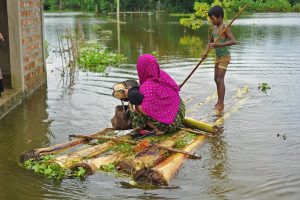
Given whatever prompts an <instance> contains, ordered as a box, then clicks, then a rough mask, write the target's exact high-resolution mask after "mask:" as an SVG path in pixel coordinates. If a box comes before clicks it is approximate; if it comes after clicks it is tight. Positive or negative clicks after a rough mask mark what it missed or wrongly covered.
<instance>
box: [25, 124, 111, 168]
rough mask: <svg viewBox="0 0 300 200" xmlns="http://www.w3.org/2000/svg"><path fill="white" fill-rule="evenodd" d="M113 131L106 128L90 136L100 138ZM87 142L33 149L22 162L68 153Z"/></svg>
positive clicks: (77, 140)
mask: <svg viewBox="0 0 300 200" xmlns="http://www.w3.org/2000/svg"><path fill="white" fill-rule="evenodd" d="M112 130H113V129H111V128H106V129H104V130H102V131H100V132H98V133H95V134H92V135H90V136H91V137H95V136H99V135H105V134H106V133H107V132H109V131H112ZM86 141H87V139H85V138H80V139H76V140H73V141H68V142H64V143H61V144H56V145H53V146H49V147H45V148H38V149H32V150H29V151H26V152H24V153H22V154H21V156H20V162H21V163H23V162H25V161H26V160H29V159H31V158H33V159H38V158H39V157H40V156H45V155H50V154H55V153H58V152H62V151H66V150H67V149H70V148H72V147H75V146H77V145H79V144H82V143H84V142H86Z"/></svg>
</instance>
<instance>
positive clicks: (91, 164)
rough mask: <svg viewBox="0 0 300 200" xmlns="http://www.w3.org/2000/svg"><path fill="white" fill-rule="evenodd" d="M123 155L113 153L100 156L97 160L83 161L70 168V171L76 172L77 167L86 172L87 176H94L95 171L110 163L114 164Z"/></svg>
mask: <svg viewBox="0 0 300 200" xmlns="http://www.w3.org/2000/svg"><path fill="white" fill-rule="evenodd" d="M122 158H123V155H122V154H118V153H113V154H110V155H106V156H100V157H98V158H92V159H85V160H83V161H81V162H79V163H77V164H75V165H74V166H72V167H71V168H72V170H77V169H78V168H79V167H82V168H84V169H85V170H86V174H87V175H91V174H94V173H95V172H96V171H97V170H99V169H100V168H101V167H102V166H104V165H108V164H111V163H116V162H118V160H120V159H122Z"/></svg>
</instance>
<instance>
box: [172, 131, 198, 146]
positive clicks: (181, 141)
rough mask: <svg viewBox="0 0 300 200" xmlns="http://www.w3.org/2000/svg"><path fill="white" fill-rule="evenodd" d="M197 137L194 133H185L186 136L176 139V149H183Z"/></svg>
mask: <svg viewBox="0 0 300 200" xmlns="http://www.w3.org/2000/svg"><path fill="white" fill-rule="evenodd" d="M195 137H196V135H195V134H193V133H185V135H184V137H183V138H181V139H179V140H176V142H175V145H174V148H175V149H179V150H180V149H183V148H184V147H185V146H186V145H188V144H189V143H190V142H191V141H192V140H194V139H195Z"/></svg>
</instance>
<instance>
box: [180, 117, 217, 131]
mask: <svg viewBox="0 0 300 200" xmlns="http://www.w3.org/2000/svg"><path fill="white" fill-rule="evenodd" d="M183 125H185V126H186V127H189V128H195V129H199V130H201V131H205V132H208V133H216V132H217V126H214V125H212V124H209V123H206V122H203V121H199V120H195V119H192V118H190V117H185V118H184V120H183Z"/></svg>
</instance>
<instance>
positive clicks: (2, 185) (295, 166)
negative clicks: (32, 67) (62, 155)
mask: <svg viewBox="0 0 300 200" xmlns="http://www.w3.org/2000/svg"><path fill="white" fill-rule="evenodd" d="M121 19H122V18H121ZM122 20H123V21H126V22H127V24H121V25H120V37H119V39H120V40H119V41H118V29H117V24H115V23H112V22H110V21H107V20H105V19H93V18H80V17H79V16H75V15H74V14H72V13H71V14H64V15H63V16H59V15H56V14H46V16H45V33H46V39H47V40H48V41H49V42H50V44H52V45H55V44H56V34H55V31H56V29H61V28H64V27H72V28H73V29H74V30H75V29H76V30H78V27H79V28H80V27H82V29H83V31H84V34H85V37H86V38H88V39H93V40H100V42H101V43H103V44H104V45H106V46H107V48H108V49H110V50H113V51H118V50H120V52H121V53H124V54H125V55H126V56H128V57H129V63H131V64H130V65H126V67H125V66H124V67H122V68H112V69H109V70H108V71H109V74H108V76H103V75H101V74H96V73H86V72H78V73H76V74H75V81H74V83H72V84H70V83H69V82H68V80H61V78H60V73H59V71H58V70H57V69H56V68H59V67H60V60H59V59H57V58H55V57H53V55H50V57H49V58H48V60H47V62H48V85H47V86H45V87H43V88H41V89H40V90H39V91H38V92H36V93H35V94H34V95H33V96H32V98H30V99H28V100H27V101H26V102H25V103H24V104H23V105H21V106H19V107H18V108H17V109H15V110H14V111H13V112H11V113H10V114H9V115H7V116H6V117H5V118H4V119H2V120H1V121H0V158H1V159H0V174H1V178H0V199H182V198H186V199H200V198H201V199H274V200H275V199H299V197H300V192H299V187H300V142H299V141H300V135H299V134H298V130H299V128H300V125H299V119H300V114H299V113H300V106H299V97H300V90H299V82H300V69H299V65H300V57H299V55H300V50H299V49H300V35H299V32H300V14H254V15H250V16H247V17H245V18H243V19H240V20H238V21H237V22H236V23H235V24H234V27H233V28H232V30H233V33H234V34H235V36H236V38H237V39H238V41H240V43H239V45H236V46H234V47H232V48H231V52H232V58H233V61H232V64H231V65H230V67H229V70H228V73H227V76H226V86H227V94H226V112H227V113H229V114H230V116H229V117H228V118H227V119H226V120H225V124H224V133H223V135H222V137H221V138H218V139H209V140H207V141H206V143H205V145H204V147H203V148H201V149H200V150H199V151H198V153H199V154H201V155H202V156H203V159H202V160H201V161H195V160H189V161H187V162H186V163H185V165H184V166H183V168H182V170H181V171H180V172H179V174H178V175H177V176H176V177H175V178H174V179H173V180H172V185H175V186H179V189H159V190H151V191H143V190H140V189H127V188H126V187H123V186H122V184H121V181H127V180H126V179H125V180H121V179H116V178H114V177H111V176H107V175H105V174H101V173H98V174H95V175H93V176H90V177H88V178H87V180H85V181H78V180H71V179H67V180H64V181H63V182H54V181H51V180H48V179H45V178H44V177H41V176H37V175H35V174H33V173H32V172H30V171H27V170H24V169H22V168H20V167H19V166H18V164H17V161H18V157H19V155H20V154H21V153H22V152H23V151H25V150H28V149H32V148H37V147H41V146H48V145H51V144H55V143H60V142H63V141H65V140H67V138H68V135H69V134H73V133H92V132H95V131H97V130H99V129H102V128H104V127H107V126H110V118H111V116H112V115H113V110H114V106H115V105H117V104H118V103H119V102H118V101H117V100H115V99H113V98H112V97H111V96H110V94H111V90H110V87H111V85H112V84H113V83H115V82H117V81H122V80H125V79H127V78H133V77H136V73H135V69H134V66H135V65H134V63H135V61H136V59H137V56H138V55H139V54H141V53H151V52H153V51H157V52H158V53H159V55H160V58H159V61H160V63H161V66H162V68H164V69H165V70H166V71H168V72H169V73H170V74H171V75H172V76H173V77H174V78H175V79H176V80H177V81H178V82H179V83H180V82H181V81H182V80H183V79H184V77H185V76H186V75H187V74H188V72H189V71H190V70H191V69H192V68H193V67H194V66H195V65H196V63H197V60H198V58H197V56H198V55H199V54H200V52H201V49H202V48H203V47H204V45H205V44H206V43H207V29H206V28H204V29H202V30H200V31H197V32H192V31H188V30H186V31H185V30H184V28H183V27H182V26H180V25H179V24H178V23H176V22H177V21H178V18H166V17H163V16H151V17H150V18H149V17H148V16H143V17H142V18H141V17H140V16H137V17H133V18H131V17H130V16H129V17H126V18H125V19H122ZM97 24H100V25H101V31H100V33H96V32H95V31H94V28H93V26H94V25H97ZM260 82H267V83H269V85H270V86H271V87H272V89H271V90H270V92H268V93H267V94H264V93H262V92H260V91H258V89H257V85H258V83H260ZM246 84H247V85H249V93H248V94H247V95H246V98H244V99H240V98H238V97H237V95H236V90H237V88H239V87H243V86H244V85H246ZM214 92H215V85H214V82H213V59H211V58H210V59H208V60H207V61H206V62H205V64H204V65H203V67H202V68H201V69H199V70H198V71H197V72H196V73H195V75H194V76H193V77H192V79H191V80H190V81H189V82H188V83H187V85H186V86H184V88H183V90H182V92H181V95H182V97H183V98H184V99H191V100H189V101H188V105H187V106H188V107H193V106H194V105H197V103H201V102H204V103H203V104H201V105H198V106H196V108H197V109H196V110H194V112H191V113H189V116H192V117H195V118H198V119H206V120H208V121H212V120H213V117H212V115H211V113H212V111H211V110H212V108H213V104H214V103H215V99H213V100H211V101H205V99H206V98H207V97H208V96H211V95H212V94H213V93H214ZM227 116H228V115H227ZM277 133H279V134H281V135H283V134H286V140H284V139H283V137H281V136H280V137H277Z"/></svg>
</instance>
